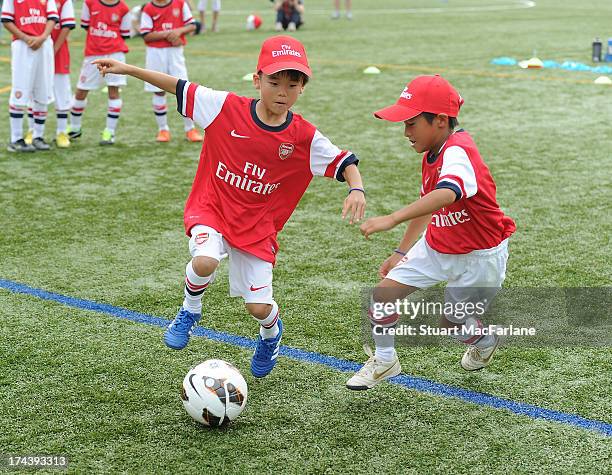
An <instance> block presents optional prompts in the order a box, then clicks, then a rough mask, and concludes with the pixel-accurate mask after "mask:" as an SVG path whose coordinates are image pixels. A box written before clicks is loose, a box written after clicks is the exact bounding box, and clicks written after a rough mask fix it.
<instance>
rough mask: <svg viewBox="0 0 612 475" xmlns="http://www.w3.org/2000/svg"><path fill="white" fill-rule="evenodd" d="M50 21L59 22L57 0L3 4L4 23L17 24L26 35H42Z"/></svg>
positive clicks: (9, 0)
mask: <svg viewBox="0 0 612 475" xmlns="http://www.w3.org/2000/svg"><path fill="white" fill-rule="evenodd" d="M48 20H55V21H56V22H57V21H58V15H57V7H56V4H55V0H4V2H3V3H2V22H3V23H5V22H13V23H15V26H17V28H19V29H20V30H21V31H22V32H24V33H25V34H26V35H30V36H40V35H42V34H43V33H44V32H45V28H46V26H47V21H48ZM16 39H17V38H15V37H14V36H13V40H16Z"/></svg>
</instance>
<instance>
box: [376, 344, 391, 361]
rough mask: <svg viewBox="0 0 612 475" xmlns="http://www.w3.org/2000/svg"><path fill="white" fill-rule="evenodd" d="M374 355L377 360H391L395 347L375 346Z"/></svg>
mask: <svg viewBox="0 0 612 475" xmlns="http://www.w3.org/2000/svg"><path fill="white" fill-rule="evenodd" d="M374 356H375V357H376V359H377V360H378V361H393V360H394V359H395V348H393V347H392V346H377V347H376V352H375V353H374Z"/></svg>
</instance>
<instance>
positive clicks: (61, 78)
mask: <svg viewBox="0 0 612 475" xmlns="http://www.w3.org/2000/svg"><path fill="white" fill-rule="evenodd" d="M53 92H54V94H55V110H56V111H67V110H69V109H70V106H71V105H72V88H71V87H70V74H55V75H53Z"/></svg>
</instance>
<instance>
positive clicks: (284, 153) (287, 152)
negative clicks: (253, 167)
mask: <svg viewBox="0 0 612 475" xmlns="http://www.w3.org/2000/svg"><path fill="white" fill-rule="evenodd" d="M294 148H295V147H294V146H293V144H292V143H282V144H280V147H278V156H279V157H280V159H281V160H286V159H287V158H289V157H290V156H291V154H292V153H293V149H294Z"/></svg>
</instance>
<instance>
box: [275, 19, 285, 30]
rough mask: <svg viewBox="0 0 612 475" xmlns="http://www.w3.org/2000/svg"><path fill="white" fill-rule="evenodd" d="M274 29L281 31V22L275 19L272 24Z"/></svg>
mask: <svg viewBox="0 0 612 475" xmlns="http://www.w3.org/2000/svg"><path fill="white" fill-rule="evenodd" d="M274 29H275V30H276V31H283V24H282V23H281V22H280V21H277V22H276V25H274Z"/></svg>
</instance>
